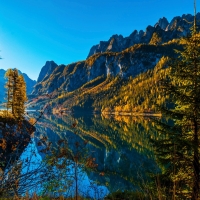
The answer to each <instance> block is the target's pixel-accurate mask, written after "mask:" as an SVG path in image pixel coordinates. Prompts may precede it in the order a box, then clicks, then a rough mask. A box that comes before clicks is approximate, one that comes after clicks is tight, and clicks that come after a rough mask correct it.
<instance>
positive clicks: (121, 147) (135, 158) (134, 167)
mask: <svg viewBox="0 0 200 200" xmlns="http://www.w3.org/2000/svg"><path fill="white" fill-rule="evenodd" d="M36 128H37V131H36V132H35V136H34V138H33V143H32V144H31V148H32V147H33V146H34V147H35V150H34V151H35V152H36V155H37V157H38V158H37V159H38V160H42V159H43V158H44V154H43V153H42V152H41V151H40V150H41V146H40V145H39V146H38V145H37V144H38V141H39V138H43V137H47V138H48V142H50V143H52V146H53V147H54V148H55V149H56V148H58V145H57V143H58V142H59V141H61V140H67V141H68V148H70V151H71V152H73V153H74V152H76V151H77V144H78V145H80V146H81V145H83V144H84V147H83V149H82V150H81V151H84V152H86V154H87V156H88V157H90V158H93V161H94V163H95V164H96V167H95V168H93V169H90V170H87V169H86V170H85V167H82V166H83V165H84V164H83V162H82V164H80V167H79V172H78V185H79V187H78V190H79V194H86V191H87V195H89V196H93V197H95V195H98V197H99V198H101V197H103V196H105V195H106V194H108V193H109V192H114V191H117V190H136V189H138V188H140V183H141V182H142V181H144V180H146V179H147V177H146V173H148V172H155V170H156V168H157V167H156V165H155V162H154V155H153V150H152V148H151V144H150V142H149V138H156V137H157V135H156V133H155V131H154V127H153V121H152V120H151V118H149V117H146V118H143V117H130V116H109V115H107V116H101V115H89V114H88V115H74V116H70V115H65V116H55V115H48V116H43V118H42V119H41V120H40V121H39V123H37V125H36ZM29 149H30V145H29V147H27V151H25V152H24V154H23V155H22V157H23V156H24V157H26V156H25V155H27V152H28V150H29ZM79 151H80V150H79ZM74 154H75V153H74ZM84 155H85V154H84ZM70 167H71V168H70V169H71V170H72V171H73V165H71V166H70ZM83 169H84V170H83ZM72 185H73V186H74V184H72ZM73 192H74V189H72V190H71V193H70V195H72V193H73Z"/></svg>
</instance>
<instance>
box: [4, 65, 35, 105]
mask: <svg viewBox="0 0 200 200" xmlns="http://www.w3.org/2000/svg"><path fill="white" fill-rule="evenodd" d="M18 71H19V74H22V75H23V77H24V80H25V82H26V92H27V94H31V92H32V91H33V86H34V85H35V84H36V81H35V80H32V79H30V78H29V77H28V75H27V74H25V73H22V72H21V71H20V70H18ZM5 73H6V71H5V70H4V69H0V91H2V92H1V93H0V102H4V98H5V91H6V90H5V88H4V86H5V83H6V79H5V78H4V75H5Z"/></svg>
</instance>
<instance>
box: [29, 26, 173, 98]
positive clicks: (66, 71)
mask: <svg viewBox="0 0 200 200" xmlns="http://www.w3.org/2000/svg"><path fill="white" fill-rule="evenodd" d="M150 28H152V27H150ZM174 48H175V46H174V44H168V45H163V46H162V45H160V46H156V45H145V44H144V45H141V44H140V45H135V46H133V47H131V48H129V49H127V50H126V51H122V52H120V53H113V52H106V53H103V54H101V53H99V54H95V55H93V56H92V57H90V58H89V59H87V60H86V61H82V62H77V63H73V64H70V65H67V66H65V65H60V66H57V67H56V68H55V69H54V70H53V72H52V73H51V76H50V77H49V78H48V79H46V78H44V79H43V81H41V82H38V83H37V84H36V85H35V88H34V91H33V93H32V94H33V95H43V94H49V93H51V92H53V91H60V92H61V91H68V92H71V91H74V90H76V89H78V88H80V87H81V86H83V85H84V84H86V83H88V82H90V81H92V80H94V79H96V78H98V77H102V76H103V77H108V76H112V77H115V76H117V75H119V76H120V77H122V78H123V79H128V78H129V77H130V76H131V77H135V76H137V75H138V74H140V73H142V72H146V71H147V70H148V69H152V68H153V67H155V65H156V64H157V62H158V61H159V60H160V59H161V57H162V56H170V54H173V49H174Z"/></svg>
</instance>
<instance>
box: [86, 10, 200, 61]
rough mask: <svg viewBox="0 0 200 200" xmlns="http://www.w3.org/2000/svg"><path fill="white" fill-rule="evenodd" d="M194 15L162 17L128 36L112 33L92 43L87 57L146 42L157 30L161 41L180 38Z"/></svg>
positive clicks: (187, 28)
mask: <svg viewBox="0 0 200 200" xmlns="http://www.w3.org/2000/svg"><path fill="white" fill-rule="evenodd" d="M196 17H197V20H199V19H200V13H198V14H197V16H196ZM193 19H194V17H193V16H192V15H190V14H187V15H182V17H174V18H173V19H172V20H171V22H170V23H169V22H168V20H167V19H166V18H165V17H163V18H160V19H159V21H158V22H157V23H156V24H155V25H154V27H152V26H148V27H147V28H146V30H145V32H144V31H139V32H138V31H137V30H135V31H133V33H132V34H131V35H130V36H128V37H123V36H122V35H113V36H112V37H111V38H110V39H109V40H108V41H101V42H100V43H99V44H98V45H94V46H93V47H92V48H91V49H90V52H89V54H88V58H89V57H90V56H92V55H94V54H95V53H99V52H100V53H103V52H106V51H112V52H120V51H123V50H124V49H126V48H129V47H130V46H132V45H134V44H139V43H145V44H148V43H149V42H150V41H151V38H152V36H153V34H154V33H157V34H158V32H159V36H160V38H161V41H162V42H161V43H165V42H168V41H170V40H172V39H175V38H180V37H182V36H186V35H187V34H188V33H189V31H190V27H191V26H192V23H188V22H192V21H193Z"/></svg>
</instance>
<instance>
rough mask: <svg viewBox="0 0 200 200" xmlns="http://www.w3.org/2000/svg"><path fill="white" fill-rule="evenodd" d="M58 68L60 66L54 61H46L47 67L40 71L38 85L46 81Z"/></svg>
mask: <svg viewBox="0 0 200 200" xmlns="http://www.w3.org/2000/svg"><path fill="white" fill-rule="evenodd" d="M57 66H58V65H57V64H56V63H55V62H54V61H46V63H45V65H44V66H43V67H42V69H41V71H40V74H39V77H38V79H37V83H39V82H41V81H42V80H44V78H47V77H48V76H49V75H50V74H51V73H52V72H53V70H54V69H55V68H56V67H57Z"/></svg>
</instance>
